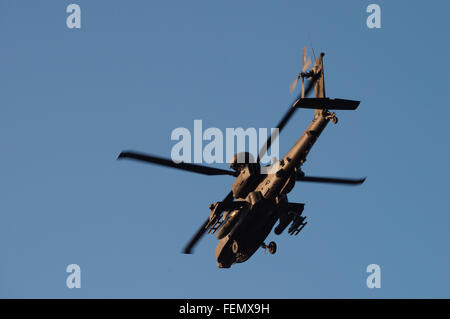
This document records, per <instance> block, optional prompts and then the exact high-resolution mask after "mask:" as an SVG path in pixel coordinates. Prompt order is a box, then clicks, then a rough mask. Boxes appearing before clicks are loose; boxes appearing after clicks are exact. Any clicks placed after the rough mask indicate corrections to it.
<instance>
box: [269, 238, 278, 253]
mask: <svg viewBox="0 0 450 319" xmlns="http://www.w3.org/2000/svg"><path fill="white" fill-rule="evenodd" d="M267 248H269V253H270V254H272V255H273V254H275V253H276V252H277V244H276V243H275V242H274V241H271V242H270V243H269V246H267Z"/></svg>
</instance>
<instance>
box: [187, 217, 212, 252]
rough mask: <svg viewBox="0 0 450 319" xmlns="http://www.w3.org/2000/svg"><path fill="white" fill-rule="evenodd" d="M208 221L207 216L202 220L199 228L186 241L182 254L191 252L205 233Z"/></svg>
mask: <svg viewBox="0 0 450 319" xmlns="http://www.w3.org/2000/svg"><path fill="white" fill-rule="evenodd" d="M208 222H209V218H206V220H205V221H204V222H203V224H202V225H201V226H200V228H199V229H198V230H197V232H196V233H195V234H194V236H193V237H192V238H191V240H190V241H189V242H188V244H187V245H186V247H184V249H183V254H192V249H193V248H194V246H195V245H196V244H197V242H198V241H199V240H200V239H201V238H202V237H203V235H204V234H205V232H206V225H208Z"/></svg>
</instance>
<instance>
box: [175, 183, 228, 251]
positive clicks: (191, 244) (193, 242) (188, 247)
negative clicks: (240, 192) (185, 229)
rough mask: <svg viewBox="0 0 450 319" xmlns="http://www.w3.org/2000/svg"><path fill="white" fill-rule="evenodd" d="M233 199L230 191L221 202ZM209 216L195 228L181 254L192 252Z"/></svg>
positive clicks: (204, 231)
mask: <svg viewBox="0 0 450 319" xmlns="http://www.w3.org/2000/svg"><path fill="white" fill-rule="evenodd" d="M230 201H233V192H232V191H230V192H229V193H228V195H227V196H226V197H225V199H224V200H223V202H230ZM208 222H209V218H207V219H206V220H205V221H204V222H203V224H202V225H201V226H200V228H199V229H198V230H197V232H196V233H195V234H194V236H192V238H191V240H190V241H189V242H188V244H187V245H186V246H185V247H184V249H183V254H192V249H193V248H194V246H195V245H196V244H197V243H198V242H199V241H200V239H202V237H203V235H204V234H205V233H206V225H208Z"/></svg>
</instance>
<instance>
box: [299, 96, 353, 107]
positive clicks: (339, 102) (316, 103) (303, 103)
mask: <svg viewBox="0 0 450 319" xmlns="http://www.w3.org/2000/svg"><path fill="white" fill-rule="evenodd" d="M359 103H360V101H354V100H344V99H330V98H327V97H325V98H302V99H299V100H298V101H297V102H296V103H295V104H294V107H296V108H303V109H321V110H324V109H326V110H356V108H357V107H358V105H359Z"/></svg>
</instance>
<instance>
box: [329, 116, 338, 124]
mask: <svg viewBox="0 0 450 319" xmlns="http://www.w3.org/2000/svg"><path fill="white" fill-rule="evenodd" d="M331 121H332V122H333V124H337V122H338V118H337V117H336V116H333V117H332V118H331Z"/></svg>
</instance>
